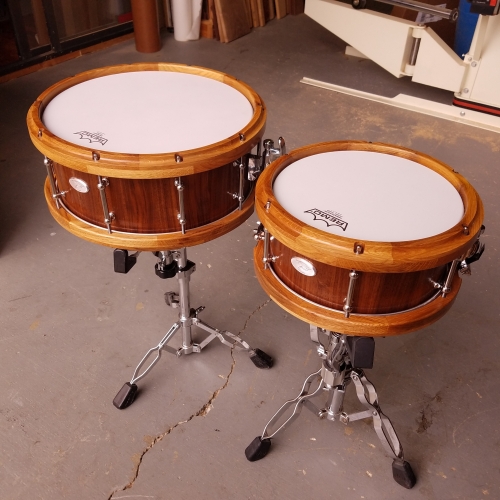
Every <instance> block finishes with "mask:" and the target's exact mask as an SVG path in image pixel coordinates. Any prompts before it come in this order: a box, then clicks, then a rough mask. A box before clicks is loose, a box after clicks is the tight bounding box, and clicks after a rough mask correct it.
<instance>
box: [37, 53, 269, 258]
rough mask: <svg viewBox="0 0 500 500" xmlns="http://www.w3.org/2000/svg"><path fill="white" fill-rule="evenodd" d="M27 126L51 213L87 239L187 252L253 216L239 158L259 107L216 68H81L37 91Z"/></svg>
mask: <svg viewBox="0 0 500 500" xmlns="http://www.w3.org/2000/svg"><path fill="white" fill-rule="evenodd" d="M27 121H28V129H29V133H30V136H31V139H32V141H33V143H34V145H35V146H36V147H37V148H38V149H39V150H40V151H41V152H42V153H43V154H44V155H45V156H46V160H45V164H46V167H47V171H48V179H47V182H46V185H45V194H46V198H47V202H48V205H49V209H50V211H51V213H52V215H53V216H54V218H55V219H56V220H57V221H58V222H59V223H60V224H61V225H62V226H63V227H65V228H66V229H68V230H69V231H70V232H72V233H74V234H75V235H77V236H79V237H81V238H84V239H86V240H89V241H92V242H95V243H100V244H103V245H107V246H111V247H115V248H124V249H131V250H151V251H156V250H164V249H169V248H179V247H186V246H192V245H197V244H199V243H203V242H205V241H209V240H211V239H214V238H216V237H218V236H221V235H223V234H225V233H227V232H228V231H230V230H232V229H234V228H235V227H236V226H238V225H239V224H241V223H242V222H243V221H244V220H246V219H247V218H248V217H249V216H250V215H251V213H252V211H253V198H254V197H253V192H252V182H250V181H249V180H248V172H247V170H248V161H247V160H248V154H249V153H250V152H251V150H252V148H254V147H255V146H258V145H259V144H260V141H261V138H262V134H263V133H264V127H265V121H266V110H265V107H264V104H263V102H262V100H261V99H260V97H259V96H258V95H257V94H256V93H255V92H254V91H253V90H252V89H251V88H250V87H249V86H248V85H246V84H244V83H242V82H240V81H238V80H236V79H235V78H232V77H230V76H228V75H226V74H224V73H220V72H218V71H213V70H208V69H204V68H199V67H195V66H186V65H182V64H156V63H141V64H131V65H120V66H111V67H106V68H101V69H96V70H92V71H87V72H85V73H81V74H79V75H76V76H74V77H72V78H68V79H66V80H63V81H61V82H59V83H57V84H55V85H54V86H52V87H51V88H49V89H48V90H46V91H45V92H44V93H43V94H42V95H41V96H40V97H39V98H38V100H37V101H36V102H35V103H34V104H33V106H31V108H30V110H29V112H28V117H27ZM250 177H251V176H250Z"/></svg>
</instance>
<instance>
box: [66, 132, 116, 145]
mask: <svg viewBox="0 0 500 500" xmlns="http://www.w3.org/2000/svg"><path fill="white" fill-rule="evenodd" d="M74 133H75V134H80V139H88V140H89V142H90V143H92V142H99V143H100V144H102V145H103V146H104V144H106V143H107V142H108V140H107V139H105V138H104V137H103V135H104V134H103V133H102V132H87V131H86V130H82V131H81V132H74Z"/></svg>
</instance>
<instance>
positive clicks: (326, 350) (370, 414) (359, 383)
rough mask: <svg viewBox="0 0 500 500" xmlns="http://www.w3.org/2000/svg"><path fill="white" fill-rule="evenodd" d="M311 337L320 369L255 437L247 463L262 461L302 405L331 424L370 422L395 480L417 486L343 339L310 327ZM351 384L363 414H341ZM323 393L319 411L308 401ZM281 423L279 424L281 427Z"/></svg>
mask: <svg viewBox="0 0 500 500" xmlns="http://www.w3.org/2000/svg"><path fill="white" fill-rule="evenodd" d="M310 333H311V340H312V341H313V342H314V343H315V344H316V346H317V351H318V354H319V356H320V358H321V359H322V360H323V366H322V367H321V369H320V370H318V371H317V372H315V373H313V374H311V375H310V376H309V377H308V378H307V379H306V380H305V382H304V385H303V387H302V391H301V392H300V394H299V395H298V396H297V397H296V398H294V399H291V400H289V401H286V402H285V403H284V404H283V406H282V407H281V408H280V409H279V410H278V411H277V412H276V413H275V415H274V416H273V417H272V418H271V420H270V421H269V422H268V423H267V424H266V426H265V427H264V432H263V433H262V436H258V437H256V438H255V439H254V440H253V441H252V442H251V443H250V445H249V446H248V447H247V448H246V450H245V455H246V457H247V459H248V460H249V461H251V462H254V461H256V460H260V459H261V458H264V457H265V456H266V455H267V453H268V452H269V449H270V447H271V438H273V437H274V436H276V434H277V433H278V432H280V431H282V430H284V429H285V428H286V427H288V426H289V425H290V424H291V423H292V422H293V421H294V420H295V419H296V418H297V417H298V416H299V414H300V410H301V409H302V405H303V404H305V405H306V406H307V407H308V409H310V410H311V411H313V412H314V413H316V414H317V415H318V416H319V417H320V418H324V417H326V418H327V419H328V420H332V421H333V420H336V419H337V418H338V419H339V420H340V421H341V422H343V423H345V424H347V423H349V422H353V421H356V420H360V419H364V418H371V419H372V421H373V427H374V429H375V432H376V433H377V436H378V437H379V439H380V441H381V443H382V445H383V446H384V448H385V449H386V451H387V452H388V453H389V454H390V455H392V456H393V457H394V460H393V463H392V472H393V477H394V480H395V481H396V482H397V483H398V484H400V485H401V486H404V487H405V488H408V489H410V488H412V487H413V486H414V485H415V483H416V479H415V475H414V473H413V470H412V468H411V466H410V464H409V463H408V462H406V461H405V460H404V456H403V448H402V446H401V442H400V441H399V439H398V436H397V434H396V431H395V430H394V427H393V425H392V423H391V421H390V420H389V418H388V417H387V416H386V415H384V414H383V413H382V410H381V409H380V406H379V403H378V396H377V392H376V390H375V387H374V386H373V384H372V383H371V382H370V381H369V380H368V379H367V378H366V377H365V374H364V372H363V370H361V369H360V368H353V365H352V360H351V359H350V356H349V347H348V342H347V339H346V336H345V335H341V334H338V333H334V332H325V331H324V330H322V329H320V328H317V327H315V326H311V329H310ZM322 333H326V334H328V343H327V344H326V343H323V342H321V340H320V334H322ZM351 340H357V339H351ZM353 345H354V344H353ZM368 347H369V349H365V351H366V352H361V350H360V353H361V354H363V355H364V354H366V353H368V356H366V355H365V356H364V357H363V356H361V355H360V356H358V358H359V359H361V363H362V364H363V365H365V366H366V365H369V366H371V364H372V359H369V358H370V357H372V356H373V346H368ZM369 351H371V352H369ZM318 376H319V377H320V383H319V385H318V387H317V389H315V390H314V391H313V392H309V388H310V386H311V383H312V381H313V380H314V379H315V378H316V377H318ZM351 381H352V382H353V383H354V386H355V388H356V395H357V396H358V399H359V401H360V403H361V404H362V405H363V406H364V407H365V408H366V410H364V411H361V412H357V413H352V414H347V413H345V412H343V411H342V406H343V402H344V395H345V389H346V387H347V385H348V384H349V382H351ZM322 389H325V390H326V391H328V399H327V403H326V406H325V407H324V408H323V409H322V410H318V408H317V407H316V406H315V405H314V404H313V403H312V402H311V401H310V399H311V398H313V397H314V396H316V395H318V394H319V393H320V392H321V390H322ZM290 408H293V409H292V412H291V415H290V416H289V417H288V418H286V419H285V420H284V421H283V422H282V420H281V419H282V417H283V415H284V414H285V412H286V411H287V410H289V409H290ZM280 422H282V423H281V424H280Z"/></svg>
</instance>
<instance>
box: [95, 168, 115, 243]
mask: <svg viewBox="0 0 500 500" xmlns="http://www.w3.org/2000/svg"><path fill="white" fill-rule="evenodd" d="M97 181H98V183H97V189H99V193H100V195H101V203H102V210H103V212H104V223H105V224H106V226H107V228H108V233H109V234H111V222H112V221H113V220H114V219H115V214H114V213H113V212H110V211H109V209H108V200H107V199H106V188H107V187H108V186H109V180H108V179H107V178H106V177H101V176H100V175H98V176H97Z"/></svg>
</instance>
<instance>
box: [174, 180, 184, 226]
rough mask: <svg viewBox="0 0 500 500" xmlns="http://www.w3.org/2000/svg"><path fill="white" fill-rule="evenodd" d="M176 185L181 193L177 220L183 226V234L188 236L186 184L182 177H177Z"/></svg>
mask: <svg viewBox="0 0 500 500" xmlns="http://www.w3.org/2000/svg"><path fill="white" fill-rule="evenodd" d="M174 183H175V187H176V188H177V191H178V193H179V213H178V214H177V218H178V219H179V224H180V225H181V231H182V234H186V214H185V212H184V184H183V183H182V178H181V177H177V179H175V181H174Z"/></svg>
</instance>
